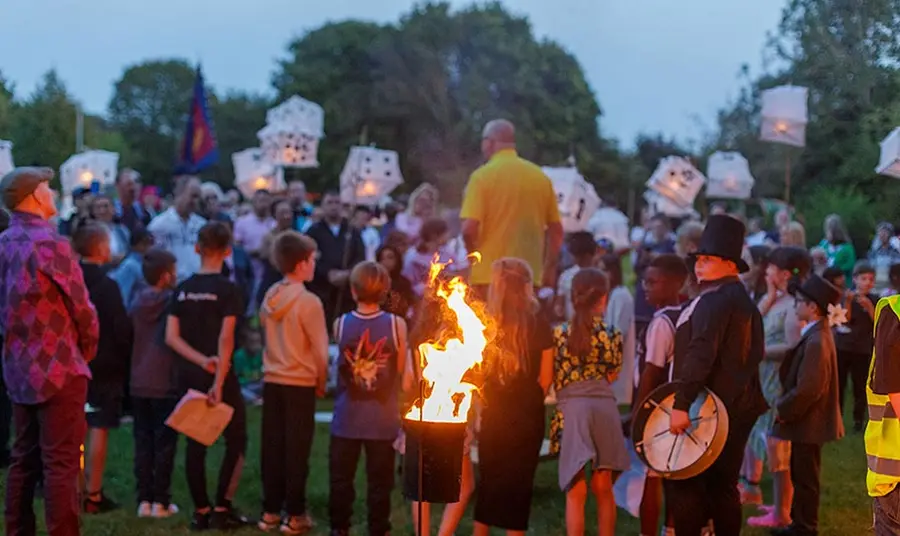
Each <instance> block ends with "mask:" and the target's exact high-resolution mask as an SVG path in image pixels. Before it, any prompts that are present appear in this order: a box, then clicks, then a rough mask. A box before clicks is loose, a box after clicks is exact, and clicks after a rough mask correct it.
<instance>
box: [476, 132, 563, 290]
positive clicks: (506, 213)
mask: <svg viewBox="0 0 900 536" xmlns="http://www.w3.org/2000/svg"><path fill="white" fill-rule="evenodd" d="M481 152H482V153H483V154H484V157H485V158H486V159H487V160H488V161H487V163H486V164H484V165H483V166H481V167H480V168H478V169H477V170H475V172H474V173H472V176H471V177H470V178H469V184H468V185H467V186H466V192H465V198H464V199H463V205H462V211H461V213H460V217H461V218H462V220H463V221H462V233H463V239H464V240H465V242H466V247H467V248H468V250H469V251H470V252H471V251H478V252H479V253H481V256H482V260H481V262H480V263H476V264H475V265H474V266H473V267H472V278H471V284H472V285H473V286H475V287H476V288H477V287H484V286H486V285H488V284H490V282H491V265H492V264H493V263H494V261H496V260H498V259H501V258H503V257H517V258H520V259H523V260H524V261H526V262H527V263H528V264H529V265H530V266H531V270H532V272H533V273H534V284H535V286H538V285H540V286H543V287H550V288H553V287H555V284H556V264H557V260H558V258H559V251H560V248H561V247H562V239H563V229H562V224H561V223H560V220H559V209H558V208H557V204H556V194H555V193H554V191H553V184H552V183H551V182H550V179H549V178H548V177H547V176H546V175H544V172H543V171H541V168H540V167H538V166H536V165H534V164H532V163H531V162H529V161H527V160H525V159H523V158H520V157H519V155H518V154H516V129H515V127H514V126H513V124H512V123H511V122H509V121H506V120H503V119H498V120H494V121H491V122H490V123H488V124H487V125H486V126H485V127H484V132H483V134H482V138H481Z"/></svg>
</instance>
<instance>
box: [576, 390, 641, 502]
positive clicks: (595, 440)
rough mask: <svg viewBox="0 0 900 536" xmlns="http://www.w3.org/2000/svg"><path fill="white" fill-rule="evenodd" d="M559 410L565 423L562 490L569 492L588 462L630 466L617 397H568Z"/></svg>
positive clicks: (618, 468) (621, 467)
mask: <svg viewBox="0 0 900 536" xmlns="http://www.w3.org/2000/svg"><path fill="white" fill-rule="evenodd" d="M558 409H559V410H560V411H562V414H563V422H564V423H565V424H564V426H563V431H562V440H561V442H560V450H559V487H560V489H562V490H563V491H567V490H568V489H569V488H570V487H571V486H572V484H573V482H574V480H575V477H577V476H578V474H579V473H580V472H581V471H582V470H583V469H584V468H585V467H586V466H588V465H590V467H591V468H593V469H595V470H610V471H617V472H621V471H625V470H627V469H628V468H629V467H630V465H631V460H630V458H629V455H628V450H627V449H626V447H625V436H624V435H623V434H622V420H621V418H620V417H619V410H618V408H617V407H616V399H615V398H613V397H606V396H601V397H596V396H573V397H564V398H563V399H562V400H560V401H559V405H558Z"/></svg>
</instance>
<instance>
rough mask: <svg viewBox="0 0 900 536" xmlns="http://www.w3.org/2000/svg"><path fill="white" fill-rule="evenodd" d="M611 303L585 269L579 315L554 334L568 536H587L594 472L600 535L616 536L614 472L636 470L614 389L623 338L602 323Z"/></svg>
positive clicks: (594, 273) (556, 445)
mask: <svg viewBox="0 0 900 536" xmlns="http://www.w3.org/2000/svg"><path fill="white" fill-rule="evenodd" d="M608 297H609V282H608V281H607V279H606V276H605V275H603V272H601V271H600V270H597V269H594V268H586V269H583V270H581V271H580V272H578V274H576V275H575V278H574V279H573V280H572V304H573V306H574V308H575V315H574V317H573V318H572V321H571V323H568V324H563V325H561V326H559V327H557V328H556V329H555V331H554V340H555V343H556V359H555V363H554V367H553V368H554V379H553V387H554V388H555V390H556V393H557V399H558V401H559V402H558V405H557V410H556V414H555V415H554V416H553V421H552V422H551V425H550V441H551V452H552V453H558V454H559V486H560V488H561V489H562V490H563V491H565V492H566V527H567V532H568V533H569V534H584V505H585V502H586V500H587V495H588V482H587V480H586V477H585V467H586V466H588V465H590V467H591V479H590V489H591V490H592V491H593V492H594V495H595V496H596V498H597V517H598V531H597V534H599V535H600V536H612V535H613V534H614V533H615V529H616V503H615V498H614V497H613V480H614V479H613V473H614V472H620V471H624V470H626V469H628V467H629V465H630V459H629V456H628V452H627V451H626V449H625V438H624V436H623V435H622V426H621V420H620V418H619V411H618V408H617V407H616V398H615V394H614V393H613V389H612V383H613V382H614V381H615V380H616V377H617V376H618V375H619V372H620V371H621V369H622V335H621V334H620V333H619V332H618V331H616V330H612V329H610V328H608V327H607V326H606V324H604V323H603V321H602V317H603V313H604V311H605V310H606V303H607V299H608ZM563 427H565V433H563Z"/></svg>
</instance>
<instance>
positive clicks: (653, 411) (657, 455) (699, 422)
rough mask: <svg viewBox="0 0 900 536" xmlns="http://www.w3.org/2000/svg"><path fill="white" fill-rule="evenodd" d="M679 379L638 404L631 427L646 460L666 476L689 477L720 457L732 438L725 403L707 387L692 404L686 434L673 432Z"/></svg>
mask: <svg viewBox="0 0 900 536" xmlns="http://www.w3.org/2000/svg"><path fill="white" fill-rule="evenodd" d="M678 387H679V385H678V383H677V382H674V383H667V384H665V385H662V386H660V387H658V388H657V389H656V390H654V391H653V392H652V393H650V395H649V396H648V397H647V399H646V400H644V401H643V402H642V403H641V405H640V406H639V407H638V408H637V411H635V415H634V422H633V423H632V428H631V437H632V438H633V440H634V450H635V452H636V453H637V455H638V458H640V459H641V461H642V462H644V464H646V465H647V467H649V468H650V469H651V470H652V471H654V472H656V473H658V474H659V476H661V477H662V478H667V479H670V480H685V479H688V478H692V477H695V476H697V475H699V474H700V473H702V472H703V471H705V470H706V469H708V468H709V466H711V465H712V464H713V462H715V461H716V458H718V457H719V454H721V453H722V449H723V448H724V447H725V441H726V440H727V439H728V412H727V411H726V410H725V404H724V403H723V402H722V400H721V399H720V398H719V397H718V396H716V394H715V393H713V392H712V391H710V390H709V389H705V388H704V389H703V391H701V392H700V394H699V395H698V396H697V399H696V400H694V403H693V404H691V408H690V410H689V411H688V414H689V415H690V418H691V428H690V429H689V430H688V431H687V432H686V433H684V434H679V435H675V434H672V433H671V432H669V415H670V414H671V411H672V406H673V404H674V403H675V391H677V390H678Z"/></svg>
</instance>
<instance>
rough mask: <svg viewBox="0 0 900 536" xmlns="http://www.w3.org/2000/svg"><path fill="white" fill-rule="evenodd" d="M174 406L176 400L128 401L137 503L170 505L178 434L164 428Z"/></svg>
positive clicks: (136, 398)
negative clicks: (132, 424) (132, 417)
mask: <svg viewBox="0 0 900 536" xmlns="http://www.w3.org/2000/svg"><path fill="white" fill-rule="evenodd" d="M177 403H178V399H175V398H141V397H133V398H132V400H131V407H132V411H133V412H134V478H135V480H136V481H137V500H138V503H142V502H149V503H160V504H162V505H165V506H168V505H169V502H170V501H171V498H172V494H171V490H170V488H171V484H172V469H173V468H174V467H175V450H176V449H177V446H178V433H177V432H175V430H173V429H171V428H169V427H168V426H166V419H167V418H168V417H169V415H170V414H171V413H172V410H173V409H175V405H176V404H177Z"/></svg>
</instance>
